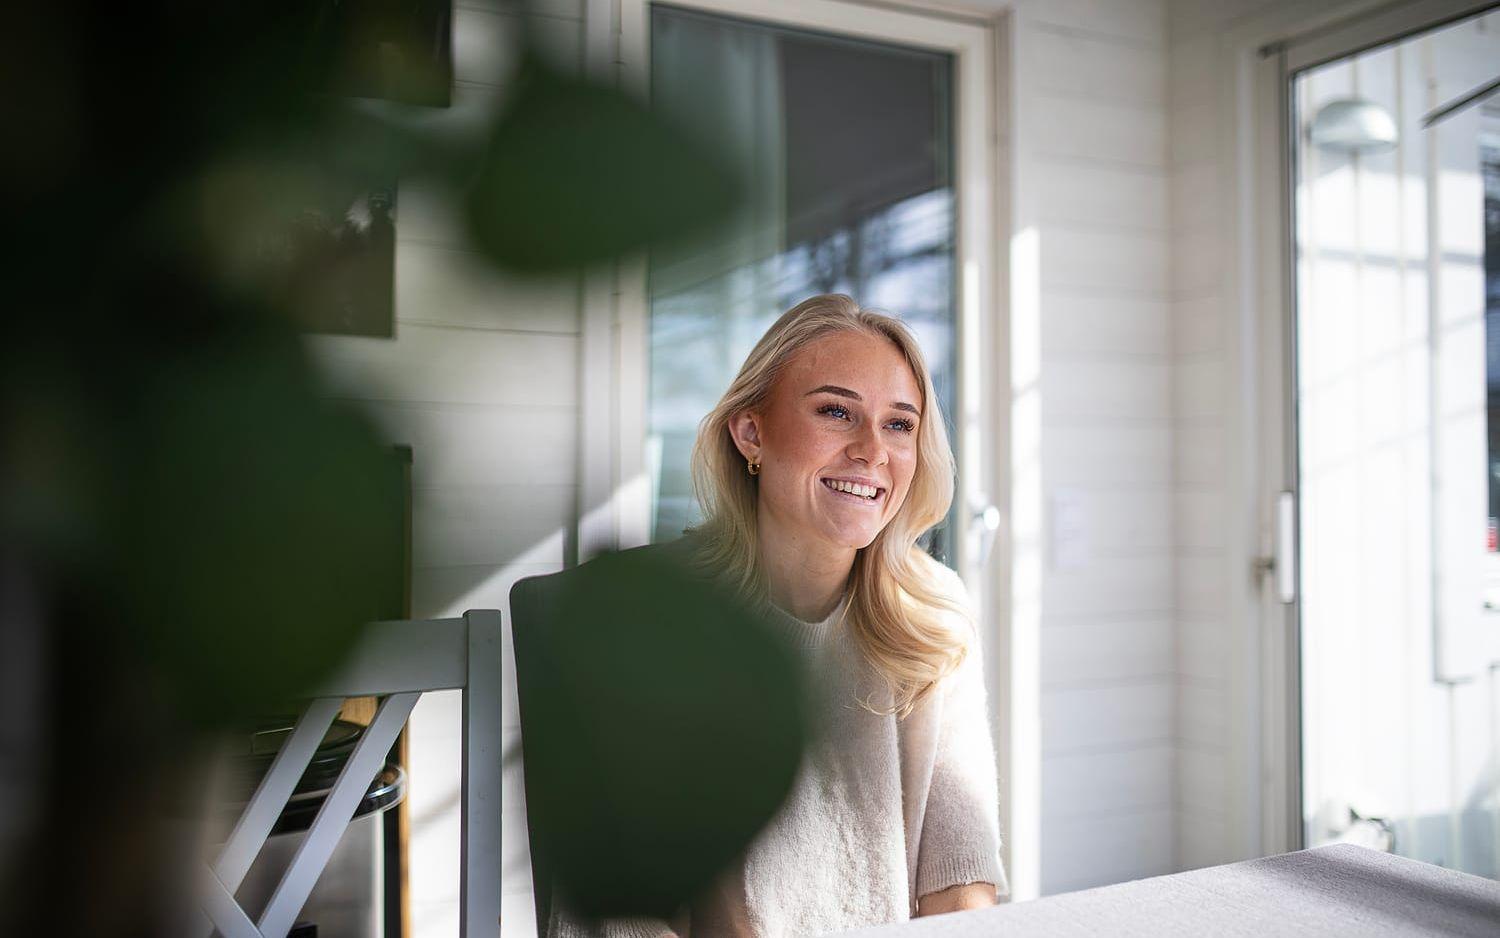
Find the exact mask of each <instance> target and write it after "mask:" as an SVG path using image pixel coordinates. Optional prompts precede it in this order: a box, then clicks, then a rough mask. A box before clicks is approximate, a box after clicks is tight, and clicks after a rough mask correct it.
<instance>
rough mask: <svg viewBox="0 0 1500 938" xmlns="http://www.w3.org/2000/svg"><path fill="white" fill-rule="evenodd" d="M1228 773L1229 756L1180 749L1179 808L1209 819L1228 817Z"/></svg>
mask: <svg viewBox="0 0 1500 938" xmlns="http://www.w3.org/2000/svg"><path fill="white" fill-rule="evenodd" d="M1228 770H1229V756H1228V754H1227V753H1224V752H1213V751H1210V750H1207V749H1198V748H1194V747H1192V746H1179V747H1177V806H1178V807H1181V808H1191V809H1194V810H1196V811H1198V812H1200V813H1205V814H1208V815H1210V816H1213V815H1221V816H1222V815H1225V814H1227V813H1228V811H1229V798H1230V795H1231V793H1230V791H1229V784H1228Z"/></svg>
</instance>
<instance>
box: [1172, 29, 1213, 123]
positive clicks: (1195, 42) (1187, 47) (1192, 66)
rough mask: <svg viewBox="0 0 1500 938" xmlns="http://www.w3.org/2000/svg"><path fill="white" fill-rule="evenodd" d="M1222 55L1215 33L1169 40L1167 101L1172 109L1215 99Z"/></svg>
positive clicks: (1209, 102)
mask: <svg viewBox="0 0 1500 938" xmlns="http://www.w3.org/2000/svg"><path fill="white" fill-rule="evenodd" d="M1221 54H1222V53H1221V52H1220V48H1219V37H1218V36H1217V35H1215V34H1208V33H1205V34H1203V35H1199V36H1191V37H1188V38H1185V39H1174V40H1173V41H1172V43H1171V46H1170V50H1169V52H1168V53H1167V62H1168V69H1167V103H1168V106H1169V107H1170V108H1171V109H1172V110H1174V111H1176V110H1179V109H1181V108H1184V107H1191V106H1193V105H1195V104H1212V103H1213V102H1215V101H1217V100H1218V97H1219V67H1220V64H1221V63H1220V58H1219V57H1220V55H1221Z"/></svg>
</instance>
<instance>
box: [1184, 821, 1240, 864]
mask: <svg viewBox="0 0 1500 938" xmlns="http://www.w3.org/2000/svg"><path fill="white" fill-rule="evenodd" d="M1176 822H1177V868H1178V869H1180V870H1196V869H1198V868H1200V867H1204V866H1218V865H1219V864H1221V863H1233V862H1234V861H1235V860H1240V859H1248V858H1247V857H1236V856H1234V855H1233V854H1234V851H1233V850H1232V848H1231V844H1230V843H1229V823H1228V820H1227V818H1226V817H1224V816H1219V815H1209V814H1204V813H1202V812H1198V811H1193V810H1190V809H1187V808H1184V807H1182V806H1179V807H1178V808H1177V818H1176Z"/></svg>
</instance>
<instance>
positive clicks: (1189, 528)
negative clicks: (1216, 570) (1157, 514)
mask: <svg viewBox="0 0 1500 938" xmlns="http://www.w3.org/2000/svg"><path fill="white" fill-rule="evenodd" d="M1225 499H1226V496H1225V494H1224V493H1223V492H1222V491H1192V492H1183V491H1179V492H1175V493H1173V496H1172V507H1171V511H1172V527H1173V532H1174V535H1173V536H1174V540H1175V542H1176V544H1177V545H1178V546H1179V547H1182V548H1186V549H1188V550H1193V549H1199V548H1208V549H1211V550H1213V549H1220V550H1222V549H1223V548H1224V547H1225V539H1224V534H1225V532H1226V531H1227V530H1228V525H1229V513H1228V511H1226V510H1225Z"/></svg>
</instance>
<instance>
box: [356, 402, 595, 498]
mask: <svg viewBox="0 0 1500 938" xmlns="http://www.w3.org/2000/svg"><path fill="white" fill-rule="evenodd" d="M362 407H363V409H364V411H365V413H367V414H369V416H370V417H371V419H373V420H374V421H375V423H376V424H377V425H378V426H379V427H380V432H381V434H382V435H383V436H384V437H385V438H386V439H387V440H389V441H390V442H392V443H405V444H408V445H410V446H411V448H412V484H413V485H414V486H416V487H418V488H435V487H439V486H448V485H458V486H474V485H505V484H540V485H572V484H574V483H575V482H577V478H578V465H577V463H578V411H577V409H576V408H573V407H525V406H510V407H507V406H495V405H489V404H424V403H412V402H408V401H371V402H368V403H364V404H363V405H362Z"/></svg>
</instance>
